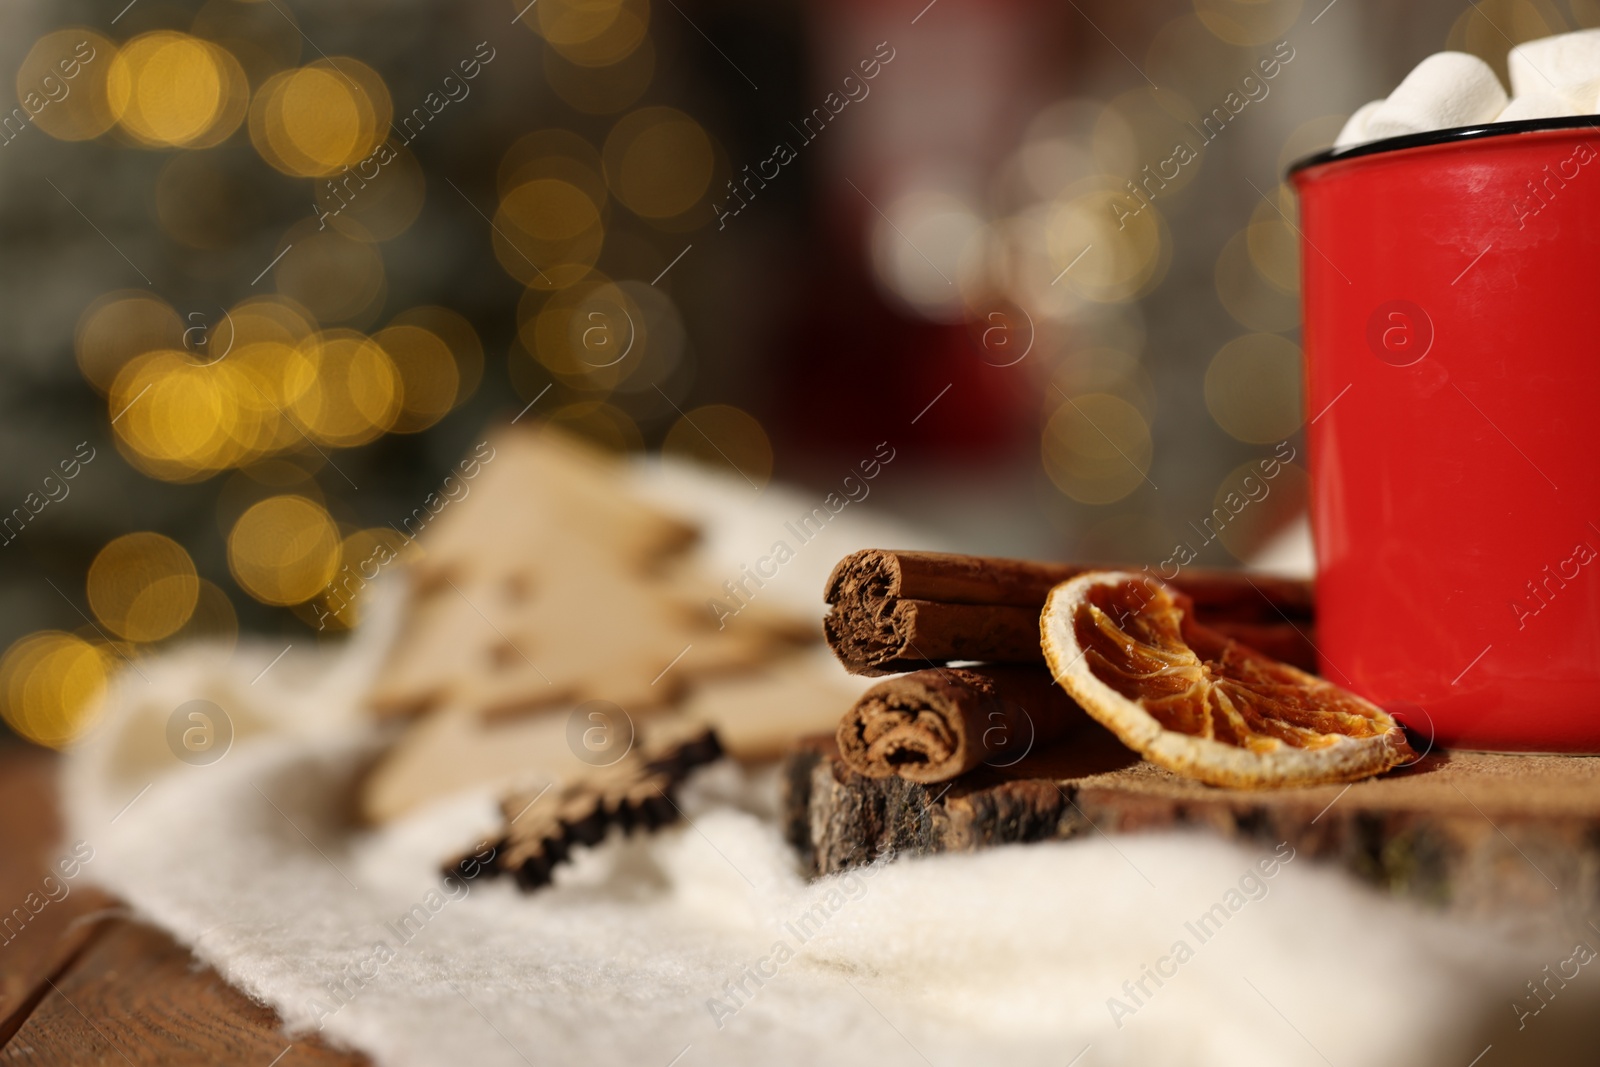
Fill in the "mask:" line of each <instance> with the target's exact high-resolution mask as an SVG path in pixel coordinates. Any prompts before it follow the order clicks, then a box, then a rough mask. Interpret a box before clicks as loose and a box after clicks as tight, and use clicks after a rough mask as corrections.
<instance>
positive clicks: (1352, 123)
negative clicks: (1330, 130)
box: [1333, 100, 1383, 148]
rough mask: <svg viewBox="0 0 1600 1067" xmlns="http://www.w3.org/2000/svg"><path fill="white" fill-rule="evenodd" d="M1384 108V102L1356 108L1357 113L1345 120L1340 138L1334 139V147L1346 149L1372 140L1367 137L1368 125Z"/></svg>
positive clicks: (1375, 102)
mask: <svg viewBox="0 0 1600 1067" xmlns="http://www.w3.org/2000/svg"><path fill="white" fill-rule="evenodd" d="M1382 106H1383V101H1382V100H1374V101H1372V102H1371V103H1367V104H1362V105H1361V106H1360V107H1358V108H1356V113H1355V114H1354V115H1351V116H1350V117H1349V118H1348V119H1346V120H1345V124H1344V128H1343V129H1341V130H1340V131H1339V136H1337V137H1335V138H1334V139H1333V147H1335V148H1346V147H1348V146H1350V145H1353V144H1360V143H1361V142H1362V141H1370V140H1372V138H1371V137H1370V136H1368V135H1367V123H1368V122H1369V121H1371V119H1372V116H1373V115H1374V114H1375V113H1376V112H1377V110H1378V109H1379V108H1380V107H1382Z"/></svg>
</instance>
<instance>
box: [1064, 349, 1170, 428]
mask: <svg viewBox="0 0 1600 1067" xmlns="http://www.w3.org/2000/svg"><path fill="white" fill-rule="evenodd" d="M1050 380H1051V383H1052V385H1051V387H1050V388H1047V389H1046V390H1045V391H1044V396H1043V400H1044V403H1045V406H1046V409H1047V412H1049V413H1054V411H1055V410H1056V408H1057V406H1059V405H1060V403H1061V397H1062V396H1063V395H1065V396H1077V395H1078V394H1080V393H1110V394H1112V395H1113V396H1116V397H1118V398H1120V399H1122V400H1126V401H1128V402H1129V403H1130V404H1132V405H1133V406H1134V407H1136V408H1138V409H1139V410H1140V412H1141V413H1142V414H1143V415H1144V416H1145V417H1146V418H1149V416H1150V415H1151V414H1152V412H1153V411H1154V410H1155V385H1154V383H1153V382H1152V381H1151V380H1150V376H1149V374H1147V373H1146V372H1145V370H1144V368H1143V367H1142V366H1141V365H1140V361H1139V357H1138V356H1137V355H1135V354H1134V353H1132V352H1129V351H1127V350H1125V349H1121V348H1112V347H1110V346H1094V347H1073V348H1069V349H1068V350H1067V351H1066V352H1065V353H1063V355H1062V357H1061V361H1060V362H1059V363H1058V364H1057V365H1056V369H1055V371H1054V372H1053V373H1052V374H1051V377H1050Z"/></svg>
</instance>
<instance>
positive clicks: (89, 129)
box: [17, 27, 117, 141]
mask: <svg viewBox="0 0 1600 1067" xmlns="http://www.w3.org/2000/svg"><path fill="white" fill-rule="evenodd" d="M116 58H117V46H116V45H115V44H113V43H111V41H110V40H108V39H107V38H105V37H103V36H101V35H100V34H98V33H95V32H94V31H93V30H86V29H83V28H82V27H73V28H71V29H65V30H56V31H54V32H52V33H47V34H45V35H44V36H43V37H40V38H39V39H38V40H37V41H35V42H34V44H33V47H32V48H30V49H28V54H27V55H26V56H24V57H23V60H22V65H21V66H19V67H18V68H17V103H18V104H19V105H20V106H21V107H22V109H23V110H24V111H26V112H27V113H28V114H30V115H32V116H33V124H34V125H35V126H38V127H39V128H40V129H41V130H43V131H44V132H45V133H47V134H49V135H50V136H51V137H54V138H56V139H57V140H61V141H87V140H89V139H91V138H94V137H99V136H100V135H101V134H103V133H105V132H106V131H107V130H109V129H111V127H112V126H115V125H116V123H117V116H116V113H115V112H113V111H112V110H111V100H110V98H109V96H108V95H107V92H106V85H107V82H108V80H109V78H110V74H111V67H112V64H113V62H114V61H115V59H116Z"/></svg>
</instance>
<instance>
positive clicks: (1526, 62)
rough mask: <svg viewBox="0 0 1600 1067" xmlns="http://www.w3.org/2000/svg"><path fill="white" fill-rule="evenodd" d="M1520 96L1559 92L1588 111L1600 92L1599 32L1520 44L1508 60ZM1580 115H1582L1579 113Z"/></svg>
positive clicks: (1574, 34)
mask: <svg viewBox="0 0 1600 1067" xmlns="http://www.w3.org/2000/svg"><path fill="white" fill-rule="evenodd" d="M1506 67H1507V69H1508V70H1509V71H1510V73H1511V91H1512V92H1513V93H1515V94H1516V95H1517V96H1525V95H1530V94H1533V93H1556V94H1559V95H1561V96H1565V97H1569V98H1570V99H1571V100H1572V106H1573V107H1575V108H1586V107H1588V106H1589V104H1590V102H1591V101H1593V100H1594V98H1595V93H1596V92H1600V30H1579V31H1578V32H1577V33H1563V34H1561V35H1559V36H1556V37H1542V38H1540V39H1539V40H1537V41H1528V42H1527V43H1525V44H1519V45H1517V46H1516V47H1515V48H1513V49H1512V50H1511V54H1510V55H1509V56H1507V57H1506ZM1580 114H1581V112H1580Z"/></svg>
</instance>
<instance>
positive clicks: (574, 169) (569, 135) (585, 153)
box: [495, 129, 609, 209]
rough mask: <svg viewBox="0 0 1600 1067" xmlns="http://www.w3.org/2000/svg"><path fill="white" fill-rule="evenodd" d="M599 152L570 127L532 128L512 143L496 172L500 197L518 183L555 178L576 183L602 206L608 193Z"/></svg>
mask: <svg viewBox="0 0 1600 1067" xmlns="http://www.w3.org/2000/svg"><path fill="white" fill-rule="evenodd" d="M604 170H605V166H604V164H603V163H601V162H600V153H599V151H597V150H596V149H595V147H594V146H593V145H591V144H590V143H589V142H588V141H586V140H584V139H583V138H582V137H580V136H578V135H577V134H576V133H573V132H572V131H571V130H559V129H549V130H535V131H533V132H532V133H525V134H523V135H522V136H521V137H518V138H517V139H516V140H515V141H513V142H512V143H511V147H510V148H508V149H506V152H505V155H503V156H501V157H500V166H499V169H498V171H497V172H496V175H495V187H496V188H497V189H498V190H499V192H500V196H501V197H502V198H503V197H505V196H506V195H507V194H508V193H510V192H511V191H512V190H513V189H515V188H517V186H519V185H522V184H524V183H525V182H530V181H533V180H535V179H537V178H555V179H556V180H558V181H564V182H566V183H567V184H568V185H575V186H577V187H578V188H579V189H581V190H582V191H583V195H584V196H587V197H588V198H589V200H590V201H591V202H592V203H593V204H594V205H595V206H596V207H597V208H601V209H604V208H605V205H606V199H607V197H608V196H609V193H608V191H607V189H606V180H605V175H604Z"/></svg>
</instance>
